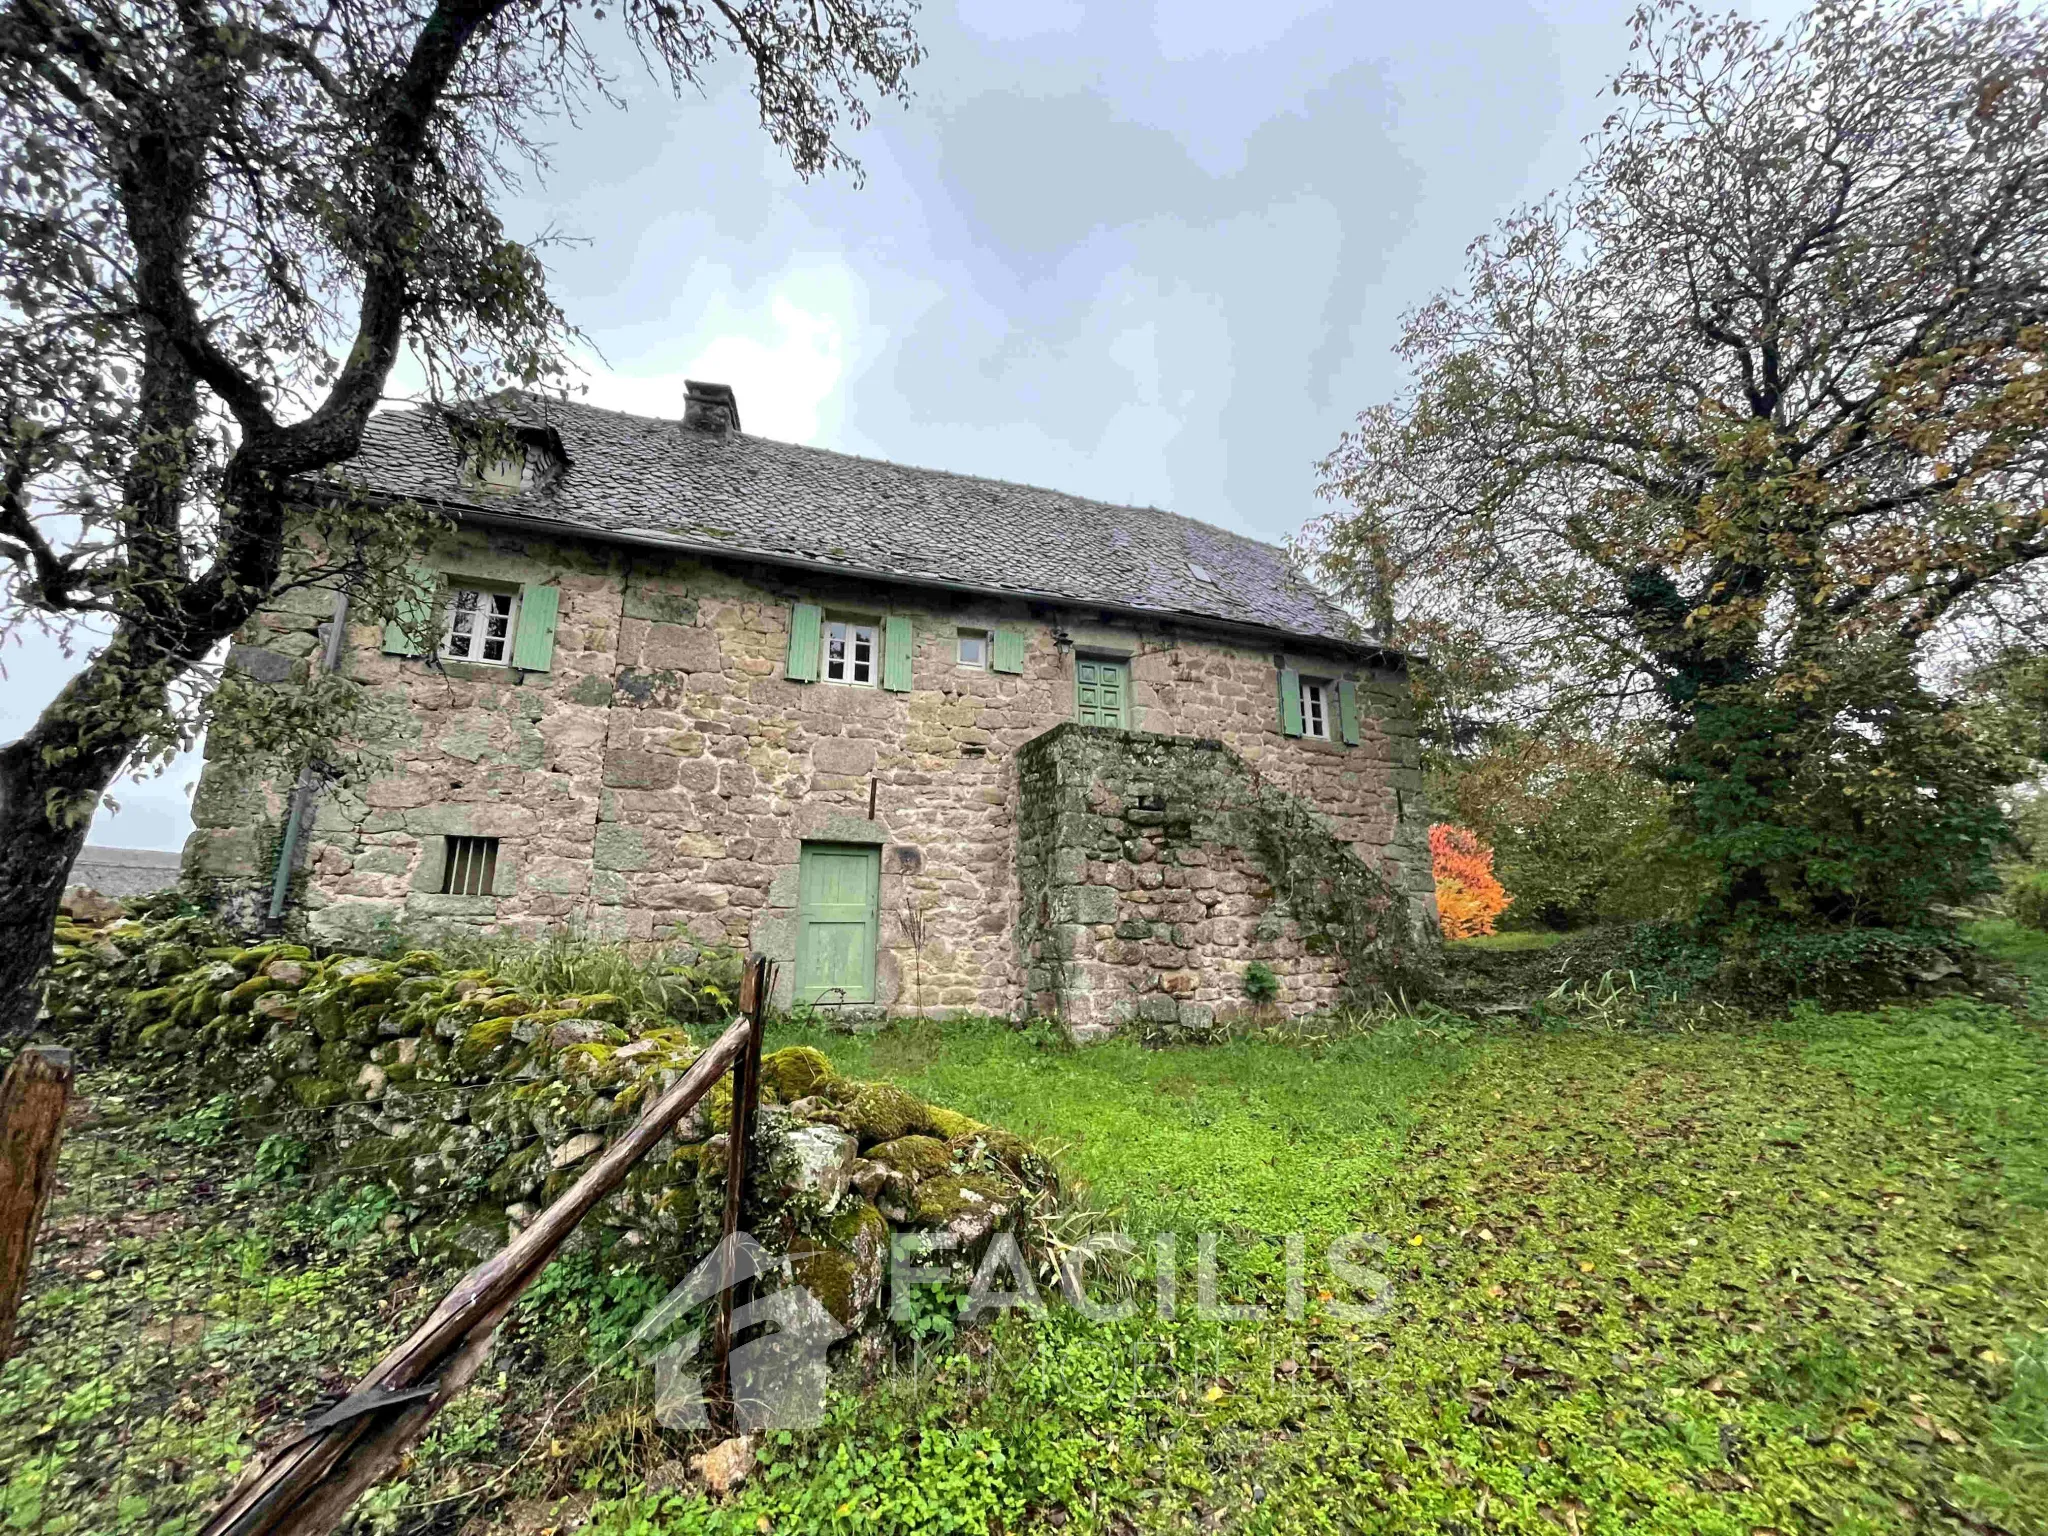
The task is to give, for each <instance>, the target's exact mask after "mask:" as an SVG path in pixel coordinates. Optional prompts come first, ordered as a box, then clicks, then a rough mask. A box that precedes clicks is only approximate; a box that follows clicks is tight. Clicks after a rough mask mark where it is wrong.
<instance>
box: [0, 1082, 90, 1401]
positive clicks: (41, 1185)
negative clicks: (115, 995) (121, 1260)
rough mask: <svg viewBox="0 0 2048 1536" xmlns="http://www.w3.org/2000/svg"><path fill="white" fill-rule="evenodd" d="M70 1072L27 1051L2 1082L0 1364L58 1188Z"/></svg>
mask: <svg viewBox="0 0 2048 1536" xmlns="http://www.w3.org/2000/svg"><path fill="white" fill-rule="evenodd" d="M75 1070H76V1069H75V1066H74V1064H73V1062H72V1058H71V1052H70V1051H68V1050H66V1049H64V1047H62V1046H57V1045H31V1046H27V1047H25V1048H24V1049H23V1050H22V1052H21V1054H20V1055H18V1056H16V1057H15V1058H14V1064H13V1065H12V1066H10V1067H9V1068H8V1069H7V1077H6V1079H5V1081H0V1360H5V1359H6V1358H7V1356H8V1355H9V1354H10V1353H11V1352H12V1351H13V1348H14V1324H15V1319H16V1318H17V1317H19V1316H20V1314H21V1298H22V1293H23V1292H24V1291H25V1290H27V1288H28V1271H29V1260H30V1258H31V1256H32V1255H33V1253H34V1251H35V1246H36V1228H37V1227H39V1226H41V1225H42V1220H43V1209H44V1207H45V1206H47V1205H48V1204H49V1203H50V1191H51V1189H53V1188H54V1187H55V1186H56V1183H57V1148H58V1145H59V1144H60V1143H61V1142H62V1141H63V1139H64V1111H65V1108H66V1107H67V1106H68V1105H69V1104H70V1102H71V1079H72V1076H73V1073H74V1071H75Z"/></svg>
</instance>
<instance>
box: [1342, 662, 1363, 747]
mask: <svg viewBox="0 0 2048 1536" xmlns="http://www.w3.org/2000/svg"><path fill="white" fill-rule="evenodd" d="M1337 723H1338V724H1339V725H1340V726H1342V727H1343V730H1344V745H1345V746H1347V747H1355V746H1357V745H1358V684H1356V683H1354V682H1353V681H1351V679H1350V678H1348V677H1346V678H1340V679H1339V680H1338V683H1337Z"/></svg>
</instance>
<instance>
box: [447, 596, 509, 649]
mask: <svg viewBox="0 0 2048 1536" xmlns="http://www.w3.org/2000/svg"><path fill="white" fill-rule="evenodd" d="M518 608H519V595H518V594H517V593H516V592H487V591H485V590H483V589H482V588H480V587H455V588H452V589H451V590H450V591H449V594H448V614H447V619H446V622H445V623H444V625H443V627H442V631H441V654H442V655H443V656H445V657H447V658H448V659H449V660H450V661H480V662H483V663H484V664H485V665H487V666H493V667H502V666H504V665H505V664H506V663H507V662H509V661H510V660H511V659H512V623H513V619H514V618H515V616H516V615H517V612H518Z"/></svg>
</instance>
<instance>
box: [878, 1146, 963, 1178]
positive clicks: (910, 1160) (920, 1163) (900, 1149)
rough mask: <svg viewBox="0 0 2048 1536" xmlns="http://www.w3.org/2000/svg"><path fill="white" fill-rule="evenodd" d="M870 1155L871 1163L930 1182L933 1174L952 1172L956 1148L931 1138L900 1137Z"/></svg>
mask: <svg viewBox="0 0 2048 1536" xmlns="http://www.w3.org/2000/svg"><path fill="white" fill-rule="evenodd" d="M866 1156H867V1158H868V1160H869V1161H870V1162H876V1163H880V1164H882V1166H883V1167H885V1168H894V1169H895V1170H896V1171H897V1172H899V1173H907V1174H909V1175H910V1176H911V1177H912V1178H913V1179H928V1178H930V1177H931V1176H932V1175H933V1174H938V1173H948V1172H951V1171H952V1167H953V1153H952V1149H951V1148H949V1147H948V1146H947V1145H946V1144H945V1143H944V1142H943V1141H938V1140H935V1139H933V1138H932V1137H930V1136H914V1135H913V1136H899V1137H897V1138H896V1139H895V1140H894V1141H885V1142H883V1143H881V1144H880V1145H879V1146H873V1147H870V1148H868V1150H867V1153H866Z"/></svg>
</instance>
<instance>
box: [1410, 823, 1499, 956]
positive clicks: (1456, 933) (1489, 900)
mask: <svg viewBox="0 0 2048 1536" xmlns="http://www.w3.org/2000/svg"><path fill="white" fill-rule="evenodd" d="M1429 863H1430V868H1431V870H1432V872H1433V873H1434V874H1435V875H1436V910H1437V921H1438V922H1439V923H1441V924H1442V925H1443V930H1444V937H1445V938H1447V939H1473V938H1477V937H1479V936H1480V935H1481V934H1486V933H1491V932H1493V920H1494V919H1495V918H1497V917H1499V916H1500V915H1501V913H1503V912H1505V911H1506V910H1507V909H1508V905H1509V903H1511V902H1512V901H1513V900H1514V899H1515V898H1514V897H1512V896H1510V895H1509V894H1508V893H1507V892H1506V891H1504V890H1502V889H1501V883H1500V882H1499V881H1498V880H1496V879H1494V877H1493V850H1492V849H1491V848H1489V847H1487V845H1486V844H1485V843H1483V842H1481V841H1480V840H1479V834H1478V833H1476V832H1473V831H1471V830H1469V829H1468V828H1465V827H1455V826H1452V825H1451V824H1450V823H1449V822H1447V821H1440V822H1438V823H1437V824H1436V825H1435V826H1433V827H1431V828H1430V829H1429Z"/></svg>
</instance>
